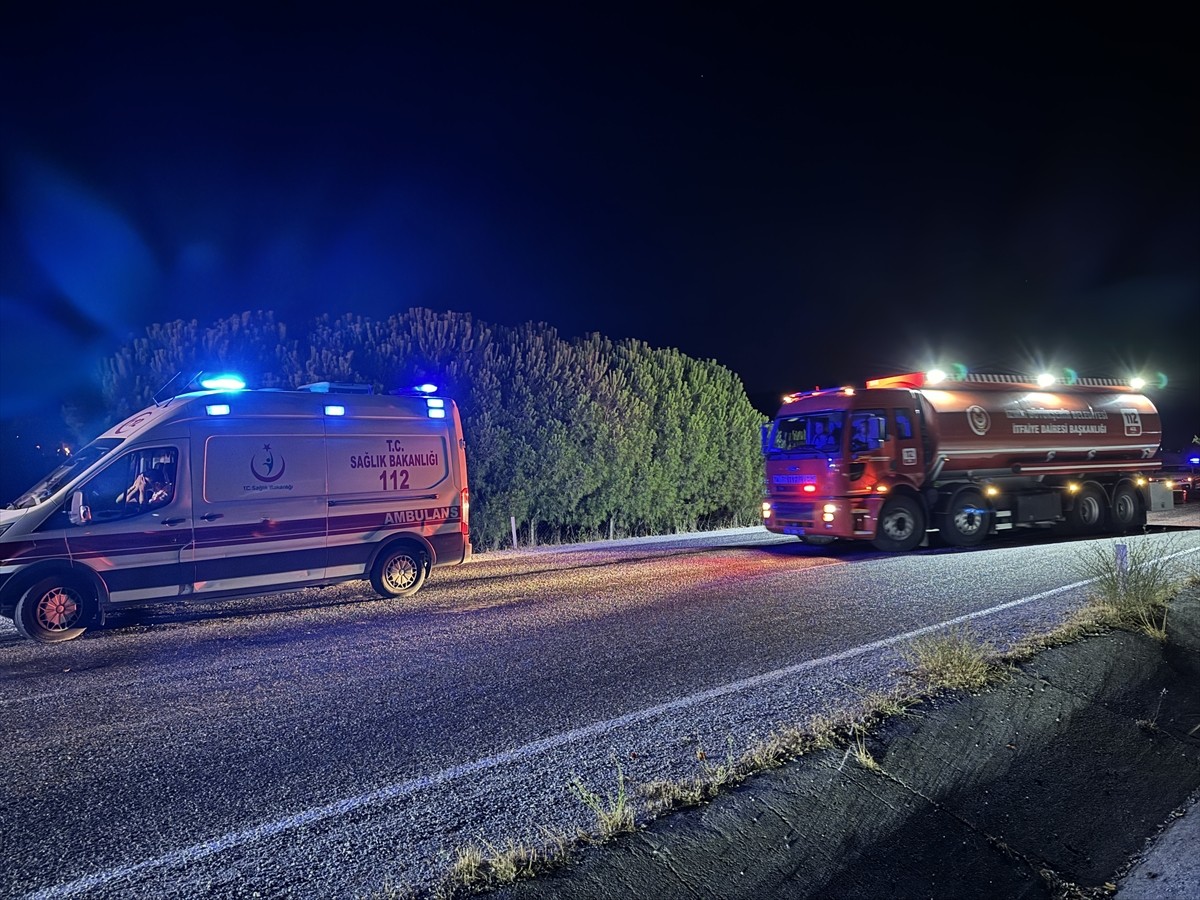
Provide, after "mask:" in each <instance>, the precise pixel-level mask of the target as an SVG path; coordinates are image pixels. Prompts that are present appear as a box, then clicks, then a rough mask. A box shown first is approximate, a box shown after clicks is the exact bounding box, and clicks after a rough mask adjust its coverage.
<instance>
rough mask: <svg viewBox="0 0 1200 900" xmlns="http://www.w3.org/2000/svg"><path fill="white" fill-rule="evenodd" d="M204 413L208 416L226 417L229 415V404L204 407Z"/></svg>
mask: <svg viewBox="0 0 1200 900" xmlns="http://www.w3.org/2000/svg"><path fill="white" fill-rule="evenodd" d="M204 411H205V412H206V413H208V414H209V415H210V416H227V415H229V404H228V403H214V404H213V405H212V406H206V407H204Z"/></svg>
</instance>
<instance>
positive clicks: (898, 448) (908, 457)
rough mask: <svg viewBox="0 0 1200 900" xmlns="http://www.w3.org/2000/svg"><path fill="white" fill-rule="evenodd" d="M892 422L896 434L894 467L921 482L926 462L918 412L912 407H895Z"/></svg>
mask: <svg viewBox="0 0 1200 900" xmlns="http://www.w3.org/2000/svg"><path fill="white" fill-rule="evenodd" d="M892 422H893V428H892V434H893V435H895V442H894V456H893V461H892V467H893V469H894V471H895V472H896V473H897V474H900V475H906V476H908V477H909V478H911V479H913V482H914V483H919V482H920V480H921V479H920V476H921V473H922V472H923V471H924V468H923V466H924V462H923V460H922V456H923V454H922V452H921V436H920V433H919V431H918V428H917V422H918V419H917V416H916V413H915V411H914V410H912V409H904V408H898V409H893V410H892Z"/></svg>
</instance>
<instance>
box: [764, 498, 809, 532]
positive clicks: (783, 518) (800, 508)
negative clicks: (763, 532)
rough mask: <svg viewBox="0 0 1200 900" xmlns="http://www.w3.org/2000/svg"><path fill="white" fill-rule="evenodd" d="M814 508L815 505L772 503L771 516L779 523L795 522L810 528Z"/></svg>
mask: <svg viewBox="0 0 1200 900" xmlns="http://www.w3.org/2000/svg"><path fill="white" fill-rule="evenodd" d="M816 507H817V505H816V504H815V503H772V504H771V515H772V516H774V518H775V520H776V521H779V522H796V523H797V524H800V525H804V526H808V527H811V526H812V524H813V516H814V515H815V514H816Z"/></svg>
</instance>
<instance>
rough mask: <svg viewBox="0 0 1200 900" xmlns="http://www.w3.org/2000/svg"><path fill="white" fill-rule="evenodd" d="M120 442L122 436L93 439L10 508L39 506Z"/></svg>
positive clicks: (15, 501) (9, 507) (11, 504)
mask: <svg viewBox="0 0 1200 900" xmlns="http://www.w3.org/2000/svg"><path fill="white" fill-rule="evenodd" d="M120 443H121V440H120V438H103V439H102V440H98V441H92V442H91V443H90V444H88V445H87V446H86V447H83V448H82V449H80V450H79V451H78V452H76V453H75V454H73V455H72V456H71V457H70V458H69V459H68V460H67V461H66V462H65V463H63V464H62V465H61V466H59V467H58V468H57V469H55V470H54V471H53V472H51V473H50V474H49V475H47V476H46V477H45V478H43V479H42V480H41V481H39V482H38V483H37V484H35V485H34V486H33V487H31V488H30V489H29V490H27V491H26V492H25V493H23V494H22V495H21V496H20V497H18V498H17V499H16V500H14V501H13V502H12V503H10V504H8V509H28V508H30V507H33V506H37V505H38V504H39V503H44V502H46V501H47V500H49V499H50V498H51V497H53V496H54V495H55V494H56V493H58V490H59V488H61V487H62V486H63V485H64V484H67V483H68V482H69V481H72V480H74V478H75V476H76V475H79V474H80V473H81V472H84V471H86V470H87V469H89V468H91V466H92V464H93V463H94V462H96V460H98V459H100V458H101V457H102V456H105V455H106V454H107V453H109V452H110V451H111V450H112V449H113V448H114V447H116V446H117V445H118V444H120Z"/></svg>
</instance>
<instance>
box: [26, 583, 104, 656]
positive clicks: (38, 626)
mask: <svg viewBox="0 0 1200 900" xmlns="http://www.w3.org/2000/svg"><path fill="white" fill-rule="evenodd" d="M95 618H96V595H95V593H94V592H93V591H91V590H90V589H89V588H87V587H85V586H84V585H83V584H82V583H81V582H80V581H79V580H78V579H75V578H73V577H71V576H70V575H51V576H49V577H47V578H43V579H41V580H40V581H37V582H35V583H34V584H32V585H31V586H30V587H29V589H28V590H26V591H25V593H24V594H22V595H21V599H20V600H18V601H17V608H16V609H15V610H13V624H15V625H16V626H17V632H18V633H19V634H21V635H22V636H23V637H27V638H29V639H30V640H34V641H37V642H38V643H41V644H54V643H57V642H59V641H69V640H71V639H72V638H77V637H79V636H80V635H81V634H83V633H84V632H85V631H87V629H88V626H89V625H91V624H92V623H93V622H94V621H95Z"/></svg>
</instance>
